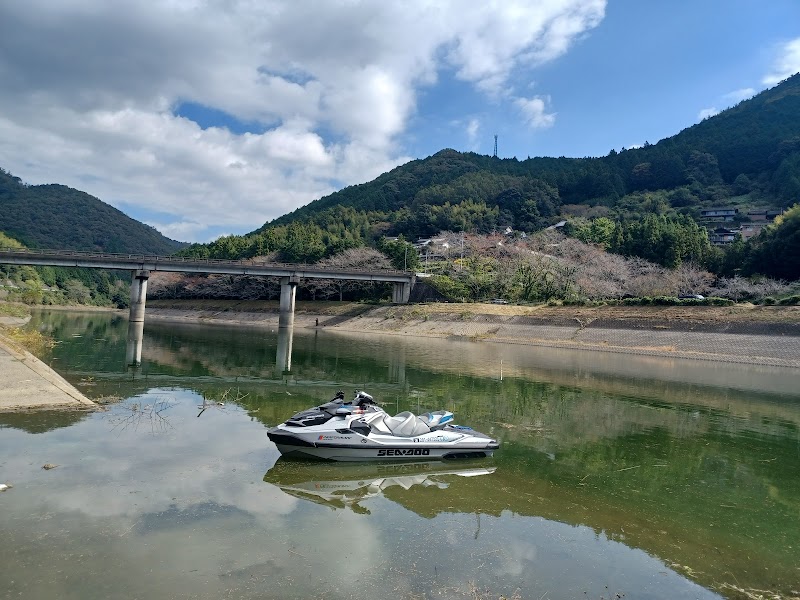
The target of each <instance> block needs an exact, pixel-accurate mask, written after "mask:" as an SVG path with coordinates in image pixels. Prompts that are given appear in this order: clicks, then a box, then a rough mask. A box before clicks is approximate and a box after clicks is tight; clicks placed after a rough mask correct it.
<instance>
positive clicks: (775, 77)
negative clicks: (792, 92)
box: [762, 38, 800, 85]
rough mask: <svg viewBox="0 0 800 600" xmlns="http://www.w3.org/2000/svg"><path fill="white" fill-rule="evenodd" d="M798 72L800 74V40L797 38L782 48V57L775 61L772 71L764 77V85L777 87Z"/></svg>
mask: <svg viewBox="0 0 800 600" xmlns="http://www.w3.org/2000/svg"><path fill="white" fill-rule="evenodd" d="M797 72H800V38H795V39H793V40H791V41H790V42H786V43H785V44H783V45H782V46H781V48H780V56H778V58H777V59H776V60H775V63H774V64H773V65H772V71H771V72H770V73H769V74H768V75H767V76H765V77H764V79H763V80H762V83H764V84H765V85H775V84H777V83H780V82H781V81H783V80H784V79H786V78H787V77H791V76H792V75H794V74H795V73H797Z"/></svg>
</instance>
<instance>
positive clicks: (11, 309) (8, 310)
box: [0, 302, 31, 317]
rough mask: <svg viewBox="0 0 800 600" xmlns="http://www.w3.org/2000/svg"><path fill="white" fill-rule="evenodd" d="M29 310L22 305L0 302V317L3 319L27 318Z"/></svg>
mask: <svg viewBox="0 0 800 600" xmlns="http://www.w3.org/2000/svg"><path fill="white" fill-rule="evenodd" d="M30 314H31V310H30V309H29V308H28V307H27V306H25V305H24V304H16V303H11V302H0V316H4V317H27V316H29V315H30Z"/></svg>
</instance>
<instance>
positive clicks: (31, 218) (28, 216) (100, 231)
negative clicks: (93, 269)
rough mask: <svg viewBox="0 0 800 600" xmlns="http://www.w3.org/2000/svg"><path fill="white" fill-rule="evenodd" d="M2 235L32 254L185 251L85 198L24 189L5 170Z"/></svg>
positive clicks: (53, 189) (57, 188)
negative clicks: (40, 251) (32, 250)
mask: <svg viewBox="0 0 800 600" xmlns="http://www.w3.org/2000/svg"><path fill="white" fill-rule="evenodd" d="M0 232H5V233H6V234H7V235H8V236H10V237H12V238H14V239H16V240H19V241H20V242H22V243H23V244H24V245H25V246H27V247H29V248H53V249H58V250H91V251H99V252H126V253H128V252H130V253H147V254H172V253H173V252H175V251H176V250H178V249H180V248H181V247H182V246H183V245H184V244H182V243H181V242H176V241H175V240H171V239H169V238H167V237H164V236H163V235H161V234H160V233H159V232H158V231H156V230H155V229H153V228H152V227H149V226H148V225H145V224H144V223H140V222H139V221H136V220H134V219H131V218H130V217H128V216H127V215H125V214H124V213H122V212H120V211H119V210H117V209H116V208H114V207H112V206H109V205H108V204H105V203H104V202H102V201H100V200H98V199H97V198H95V197H94V196H90V195H89V194H87V193H85V192H80V191H78V190H74V189H72V188H68V187H66V186H63V185H31V186H29V185H24V184H23V183H22V182H21V181H20V179H19V178H18V177H14V176H13V175H11V174H10V173H7V172H6V171H4V170H3V169H0Z"/></svg>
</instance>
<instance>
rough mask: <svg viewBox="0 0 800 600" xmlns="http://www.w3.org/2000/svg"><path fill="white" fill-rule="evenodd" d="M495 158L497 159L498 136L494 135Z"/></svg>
mask: <svg viewBox="0 0 800 600" xmlns="http://www.w3.org/2000/svg"><path fill="white" fill-rule="evenodd" d="M494 158H497V134H496V133H495V134H494Z"/></svg>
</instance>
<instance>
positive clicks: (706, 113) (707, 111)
mask: <svg viewBox="0 0 800 600" xmlns="http://www.w3.org/2000/svg"><path fill="white" fill-rule="evenodd" d="M718 114H719V110H718V109H717V108H716V107H714V106H712V107H710V108H704V109H703V110H701V111H700V112H699V113H697V118H698V119H699V120H700V121H702V120H703V119H707V118H709V117H713V116H714V115H718Z"/></svg>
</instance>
